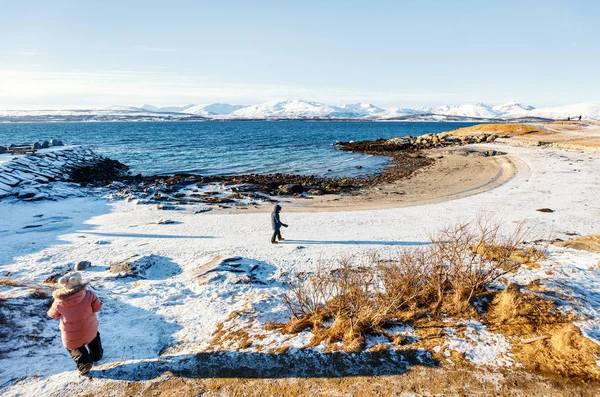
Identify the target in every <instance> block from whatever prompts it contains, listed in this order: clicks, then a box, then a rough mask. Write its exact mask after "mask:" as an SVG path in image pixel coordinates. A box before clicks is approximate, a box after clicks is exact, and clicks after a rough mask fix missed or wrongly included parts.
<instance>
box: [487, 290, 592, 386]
mask: <svg viewBox="0 0 600 397" xmlns="http://www.w3.org/2000/svg"><path fill="white" fill-rule="evenodd" d="M535 289H537V290H538V291H542V290H543V289H542V288H540V287H539V286H538V287H537V288H535ZM574 320H576V318H575V316H573V315H567V314H564V313H561V312H560V311H559V310H558V309H557V308H556V307H555V305H554V303H553V301H551V300H549V299H544V298H541V297H540V296H537V295H534V294H531V293H525V292H523V291H521V290H520V288H518V287H517V286H515V285H514V284H510V285H508V286H507V287H506V289H505V290H504V291H503V292H502V293H500V294H498V295H497V296H496V297H495V298H494V300H493V301H492V303H491V305H490V310H489V316H488V321H489V323H490V325H491V326H492V328H493V329H494V330H495V331H500V332H501V333H503V334H504V335H506V336H507V337H509V339H510V341H511V344H512V346H513V348H512V353H513V354H514V357H515V359H516V360H518V361H519V362H520V363H522V364H523V365H524V366H525V368H527V369H528V370H531V371H539V372H543V373H547V374H550V375H553V376H566V377H570V378H580V379H583V380H585V381H600V367H598V365H597V364H596V362H597V357H598V355H600V346H598V345H597V344H596V343H594V342H592V341H591V340H590V339H588V338H586V337H584V336H583V335H582V333H581V331H580V330H579V328H577V327H576V326H575V325H573V323H572V322H573V321H574ZM539 336H547V337H548V338H546V339H541V340H537V341H533V342H531V343H523V341H524V340H526V339H528V338H531V337H539Z"/></svg>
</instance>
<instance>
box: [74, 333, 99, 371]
mask: <svg viewBox="0 0 600 397" xmlns="http://www.w3.org/2000/svg"><path fill="white" fill-rule="evenodd" d="M88 349H89V351H88ZM69 353H70V354H71V358H72V359H73V361H75V364H77V369H78V370H81V369H82V368H83V367H85V365H86V364H91V363H92V362H96V361H100V360H101V359H102V354H103V353H104V350H102V343H101V341H100V332H98V334H97V335H96V337H95V338H94V340H92V341H91V342H90V343H88V345H87V347H86V346H85V345H83V346H81V347H78V348H77V349H73V350H69Z"/></svg>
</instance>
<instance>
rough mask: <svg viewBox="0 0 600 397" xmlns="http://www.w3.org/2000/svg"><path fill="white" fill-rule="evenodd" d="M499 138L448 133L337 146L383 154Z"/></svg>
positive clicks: (352, 150) (349, 149)
mask: <svg viewBox="0 0 600 397" xmlns="http://www.w3.org/2000/svg"><path fill="white" fill-rule="evenodd" d="M497 138H498V135H496V134H478V135H469V136H452V135H451V134H450V133H448V132H442V133H440V134H427V135H421V136H418V137H413V136H407V137H402V138H391V139H377V140H374V141H357V142H336V146H337V147H338V148H339V149H340V150H343V151H349V152H363V153H371V154H383V153H389V152H397V151H418V150H423V149H433V148H439V147H447V146H457V145H468V144H474V143H485V142H493V141H495V140H496V139H497Z"/></svg>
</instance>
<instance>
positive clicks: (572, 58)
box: [0, 0, 600, 109]
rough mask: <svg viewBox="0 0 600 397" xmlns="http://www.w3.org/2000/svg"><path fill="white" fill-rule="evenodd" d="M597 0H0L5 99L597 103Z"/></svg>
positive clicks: (0, 104)
mask: <svg viewBox="0 0 600 397" xmlns="http://www.w3.org/2000/svg"><path fill="white" fill-rule="evenodd" d="M599 20H600V2H599V1H596V0H594V1H587V0H586V1H578V0H570V1H553V0H543V1H528V0H521V1H512V0H506V1H494V2H491V1H481V0H479V1H435V0H429V1H414V0H413V1H377V0H373V1H351V0H346V1H337V0H330V1H325V0H321V1H312V0H303V1H282V0H279V1H260V0H256V1H235V0H230V1H216V0H213V1H210V2H208V1H202V0H198V1H169V2H167V1H164V0H162V1H151V0H145V1H135V0H128V1H116V0H115V1H111V0H105V1H100V0H95V1H92V0H77V1H61V0H53V1H51V2H50V1H41V0H40V1H28V0H19V1H17V0H10V1H9V0H0V109H65V108H69V109H70V108H96V107H105V106H110V105H136V106H140V105H142V104H153V105H158V106H175V105H184V104H188V103H194V104H208V103H213V102H226V103H232V104H256V103H261V102H266V101H272V100H285V99H305V100H311V101H317V102H324V103H328V104H333V105H341V104H344V103H356V102H367V103H373V104H375V105H378V106H382V107H419V106H436V105H443V104H450V105H457V104H462V103H477V102H485V103H491V104H498V103H503V102H506V101H509V100H516V101H519V102H523V103H526V104H532V105H534V106H537V107H542V106H554V105H564V104H570V103H579V102H588V101H600V72H598V71H599V70H600V69H599V67H598V65H599V64H600V23H598V21H599Z"/></svg>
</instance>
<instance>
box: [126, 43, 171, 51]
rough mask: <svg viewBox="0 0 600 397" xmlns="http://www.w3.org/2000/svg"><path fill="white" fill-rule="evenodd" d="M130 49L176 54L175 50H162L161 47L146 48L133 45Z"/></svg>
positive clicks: (145, 46)
mask: <svg viewBox="0 0 600 397" xmlns="http://www.w3.org/2000/svg"><path fill="white" fill-rule="evenodd" d="M131 48H134V49H136V50H144V51H152V52H177V49H175V48H162V47H152V46H148V45H143V44H141V45H134V46H131Z"/></svg>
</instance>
